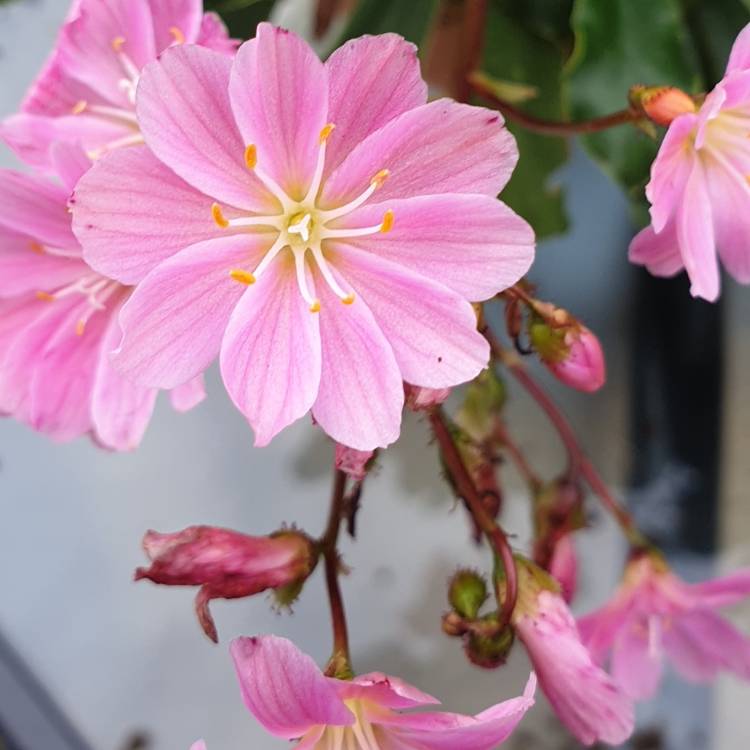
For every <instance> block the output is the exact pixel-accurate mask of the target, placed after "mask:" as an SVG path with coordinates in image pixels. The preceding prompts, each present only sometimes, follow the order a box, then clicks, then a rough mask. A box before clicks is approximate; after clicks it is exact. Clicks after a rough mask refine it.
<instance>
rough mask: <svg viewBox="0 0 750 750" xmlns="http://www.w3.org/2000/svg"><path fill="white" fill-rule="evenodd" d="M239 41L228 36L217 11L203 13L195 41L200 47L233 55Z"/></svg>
mask: <svg viewBox="0 0 750 750" xmlns="http://www.w3.org/2000/svg"><path fill="white" fill-rule="evenodd" d="M240 41H241V40H239V39H232V38H231V37H230V36H229V32H228V31H227V27H226V26H225V25H224V22H223V21H222V20H221V17H220V16H219V14H218V13H205V14H204V15H203V20H202V21H201V28H200V31H199V32H198V39H197V42H196V43H197V44H200V46H201V47H208V48H209V49H212V50H214V52H221V54H223V55H230V56H233V55H234V54H235V52H237V47H239V45H240Z"/></svg>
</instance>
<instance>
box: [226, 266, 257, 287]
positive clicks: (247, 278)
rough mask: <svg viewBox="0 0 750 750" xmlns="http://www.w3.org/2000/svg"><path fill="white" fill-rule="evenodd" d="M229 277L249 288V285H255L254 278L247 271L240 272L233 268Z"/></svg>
mask: <svg viewBox="0 0 750 750" xmlns="http://www.w3.org/2000/svg"><path fill="white" fill-rule="evenodd" d="M229 275H230V276H231V277H232V278H233V279H234V280H235V281H239V282H240V284H245V285H246V286H250V285H251V284H254V283H255V276H253V275H252V274H251V273H250V272H249V271H242V270H240V269H238V268H233V269H232V270H231V271H230V272H229Z"/></svg>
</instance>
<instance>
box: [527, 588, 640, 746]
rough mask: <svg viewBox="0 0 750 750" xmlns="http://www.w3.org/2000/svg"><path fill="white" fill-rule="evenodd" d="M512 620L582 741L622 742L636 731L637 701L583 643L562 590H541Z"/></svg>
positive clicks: (543, 683)
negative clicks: (634, 703) (561, 594)
mask: <svg viewBox="0 0 750 750" xmlns="http://www.w3.org/2000/svg"><path fill="white" fill-rule="evenodd" d="M513 624H514V625H515V627H516V632H517V633H518V637H519V638H520V639H521V641H523V644H524V646H525V647H526V650H527V651H528V653H529V657H530V658H531V662H532V664H533V665H534V669H535V670H536V673H537V675H538V676H539V685H540V687H541V688H542V691H543V692H544V694H545V695H546V696H547V699H548V700H549V702H550V704H551V705H552V708H553V709H554V710H555V713H556V714H557V715H558V717H559V718H560V721H562V723H563V724H564V725H565V726H566V727H567V728H568V729H569V730H570V731H571V732H572V733H573V734H574V735H575V736H576V737H577V738H578V740H579V741H580V742H582V743H583V744H584V745H592V744H593V743H594V742H597V741H600V742H606V743H608V744H611V745H619V744H620V743H622V742H624V741H625V740H626V739H627V738H628V737H629V736H630V735H631V734H632V732H633V721H634V718H633V704H632V702H631V701H630V699H629V698H627V697H626V696H625V695H624V694H623V693H622V692H621V691H620V690H619V688H618V687H617V685H616V684H615V682H614V681H613V680H612V679H611V678H610V676H609V675H608V674H607V673H606V672H604V670H602V669H601V668H600V667H598V666H597V665H596V664H595V663H594V662H593V660H592V658H591V654H590V653H589V652H588V650H587V649H586V647H585V646H584V645H583V643H581V638H580V635H579V633H578V628H577V627H576V623H575V620H574V619H573V616H572V615H571V613H570V610H569V609H568V607H567V606H566V604H565V602H564V601H563V599H562V597H560V596H559V595H558V594H556V593H554V592H552V591H547V590H541V591H540V592H539V593H538V595H537V596H536V598H535V599H534V600H533V602H532V603H530V604H527V605H526V606H525V607H524V606H523V605H522V604H520V606H518V605H517V607H516V612H515V613H514V618H513Z"/></svg>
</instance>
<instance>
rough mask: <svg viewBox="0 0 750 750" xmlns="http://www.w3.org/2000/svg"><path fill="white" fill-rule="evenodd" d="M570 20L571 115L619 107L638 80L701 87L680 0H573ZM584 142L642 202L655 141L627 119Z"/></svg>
mask: <svg viewBox="0 0 750 750" xmlns="http://www.w3.org/2000/svg"><path fill="white" fill-rule="evenodd" d="M572 26H573V31H574V33H575V47H574V50H573V55H572V57H571V59H570V61H569V63H568V66H567V69H566V73H567V77H568V81H569V86H570V99H571V116H572V119H573V120H577V119H588V118H591V117H596V116H598V115H604V114H608V113H610V112H614V111H616V110H619V109H623V108H624V107H626V106H627V96H628V90H629V88H630V87H631V86H633V85H635V84H646V85H662V84H663V85H671V86H678V87H680V88H683V89H686V90H688V91H698V90H699V89H700V88H701V79H700V76H699V74H698V67H697V60H696V57H695V54H694V51H693V48H692V46H691V45H690V43H689V36H688V32H687V28H686V25H685V22H684V18H683V15H682V13H681V9H680V7H679V4H678V2H677V0H658V1H655V0H575V3H574V6H573V15H572ZM581 141H582V143H583V145H584V147H585V148H586V149H587V151H588V152H589V154H590V155H591V156H592V157H593V158H594V159H595V160H596V161H597V162H598V163H599V164H600V165H601V167H602V168H603V169H604V170H605V171H606V172H607V173H609V174H610V175H611V176H612V177H613V178H614V179H616V180H617V181H618V182H620V184H621V185H623V187H624V188H625V190H626V191H627V192H628V194H629V196H630V197H631V198H632V199H633V200H634V202H636V203H640V204H642V203H643V201H644V200H645V198H644V197H643V188H644V186H645V184H646V182H647V181H648V175H649V169H650V166H651V163H652V161H653V159H654V157H655V156H656V151H657V149H658V143H657V142H656V141H655V140H653V139H651V138H649V137H648V136H647V135H646V134H644V133H642V132H640V131H638V130H637V129H636V128H634V127H633V126H632V125H623V126H620V127H616V128H612V129H610V130H607V131H604V132H602V133H596V134H593V135H589V136H586V137H584V138H582V139H581Z"/></svg>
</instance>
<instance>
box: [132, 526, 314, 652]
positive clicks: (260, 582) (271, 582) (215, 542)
mask: <svg viewBox="0 0 750 750" xmlns="http://www.w3.org/2000/svg"><path fill="white" fill-rule="evenodd" d="M143 549H144V550H145V552H146V554H147V555H148V557H149V559H150V560H151V565H150V566H149V567H148V568H138V570H136V572H135V580H140V579H142V578H147V579H148V580H150V581H153V582H154V583H161V584H164V585H166V586H200V587H201V588H200V590H199V591H198V594H197V596H196V599H195V609H196V613H197V615H198V620H199V622H200V624H201V627H202V628H203V631H204V632H205V633H206V635H207V636H208V637H209V638H210V639H211V640H212V641H214V642H216V641H217V640H218V635H217V632H216V625H215V624H214V621H213V618H212V616H211V612H210V610H209V608H208V605H209V602H210V601H211V600H212V599H238V598H242V597H245V596H251V595H253V594H258V593H260V592H261V591H265V590H266V589H283V588H286V587H293V586H296V585H298V584H300V583H301V582H303V581H304V580H305V578H307V577H308V576H309V575H310V573H312V571H313V569H314V568H315V564H316V562H317V556H316V554H315V547H314V545H313V542H312V541H311V540H310V539H309V538H308V537H307V536H305V535H304V534H302V533H301V532H298V531H280V532H278V533H276V534H272V535H271V536H262V537H255V536H248V535H246V534H240V533H239V532H237V531H230V530H229V529H219V528H215V527H213V526H191V527H190V528H187V529H184V530H183V531H178V532H177V533H174V534H159V533H158V532H156V531H149V532H147V533H146V535H145V536H144V538H143Z"/></svg>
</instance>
